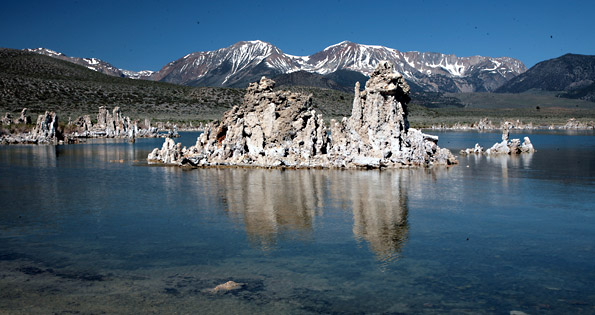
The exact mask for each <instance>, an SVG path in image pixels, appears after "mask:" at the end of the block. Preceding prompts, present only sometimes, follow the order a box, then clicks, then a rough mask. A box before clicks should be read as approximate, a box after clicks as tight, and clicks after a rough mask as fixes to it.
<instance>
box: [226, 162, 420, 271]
mask: <svg viewBox="0 0 595 315" xmlns="http://www.w3.org/2000/svg"><path fill="white" fill-rule="evenodd" d="M216 172H217V175H216V176H217V177H218V178H219V180H218V182H219V184H220V185H221V186H222V187H223V191H224V192H223V198H224V201H225V203H226V206H227V208H228V210H227V211H228V212H229V213H230V214H231V215H232V216H234V217H236V218H237V219H239V220H241V221H242V223H243V224H244V226H245V229H246V233H247V234H248V237H249V238H250V239H251V240H253V241H255V242H257V243H258V244H260V245H262V246H263V247H264V248H268V247H269V246H271V245H274V243H275V242H276V240H277V238H278V237H279V235H284V236H289V237H291V236H292V235H296V234H297V235H298V236H300V237H305V238H307V237H310V236H311V234H312V229H313V223H314V220H315V218H316V216H317V215H321V213H322V211H323V209H324V208H326V207H329V208H343V209H347V210H349V209H350V208H351V210H352V212H353V233H354V237H355V238H356V240H358V241H359V240H365V241H366V242H367V243H368V244H369V247H370V249H371V250H372V251H373V252H374V253H375V254H376V255H377V257H378V259H379V260H382V261H390V260H392V259H395V258H396V257H397V256H398V254H399V253H400V251H401V248H402V247H403V245H404V243H405V242H406V240H407V235H408V232H409V227H408V223H407V212H408V211H407V199H408V198H407V195H408V193H407V189H408V188H409V186H408V185H409V183H410V182H411V181H414V182H415V178H416V176H413V175H415V174H417V175H419V176H424V174H426V173H425V172H422V171H420V170H394V171H382V172H361V171H329V170H302V171H298V172H295V171H282V170H277V169H273V170H267V169H233V168H232V169H223V170H217V171H216Z"/></svg>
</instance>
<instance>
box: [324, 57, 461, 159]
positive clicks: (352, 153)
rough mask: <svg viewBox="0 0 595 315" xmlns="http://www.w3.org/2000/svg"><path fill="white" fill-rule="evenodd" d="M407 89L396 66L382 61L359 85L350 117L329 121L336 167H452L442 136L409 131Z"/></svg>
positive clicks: (356, 88) (331, 152) (451, 157)
mask: <svg viewBox="0 0 595 315" xmlns="http://www.w3.org/2000/svg"><path fill="white" fill-rule="evenodd" d="M409 100H410V99H409V86H408V85H407V83H406V82H405V80H404V79H403V77H402V76H400V75H398V74H396V73H394V71H393V68H392V65H391V64H390V63H388V62H381V63H380V64H379V65H378V67H377V68H376V70H375V71H374V72H373V73H372V75H371V77H370V80H368V82H366V88H365V90H364V91H361V92H360V90H359V83H357V84H356V86H355V97H354V100H353V109H352V112H351V117H349V118H343V120H342V121H341V122H337V121H334V120H331V137H332V148H331V150H330V154H331V156H332V158H333V161H335V165H337V166H345V167H349V166H351V165H354V166H360V167H401V166H410V165H432V164H454V163H456V159H455V158H454V157H453V156H452V154H450V152H449V151H448V150H446V149H440V148H439V147H438V146H437V144H436V143H437V142H438V137H435V136H430V135H426V134H423V133H422V132H421V131H419V130H416V129H413V128H409V121H408V120H407V107H406V104H407V103H408V102H409Z"/></svg>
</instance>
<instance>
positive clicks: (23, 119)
mask: <svg viewBox="0 0 595 315" xmlns="http://www.w3.org/2000/svg"><path fill="white" fill-rule="evenodd" d="M0 123H1V124H2V125H12V124H30V123H31V117H29V116H27V108H26V107H25V108H23V109H22V110H21V115H20V116H19V118H17V119H16V120H13V119H12V116H11V115H10V113H6V114H4V117H2V118H1V119H0Z"/></svg>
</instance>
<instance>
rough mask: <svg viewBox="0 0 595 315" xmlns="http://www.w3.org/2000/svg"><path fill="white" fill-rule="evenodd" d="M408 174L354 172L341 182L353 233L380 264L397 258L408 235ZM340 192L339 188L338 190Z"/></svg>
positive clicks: (404, 171)
mask: <svg viewBox="0 0 595 315" xmlns="http://www.w3.org/2000/svg"><path fill="white" fill-rule="evenodd" d="M408 174H409V171H406V170H399V171H394V172H391V171H389V172H356V173H353V174H350V176H351V177H354V178H353V179H352V180H350V181H344V183H345V186H347V187H344V191H347V192H349V197H350V199H351V202H352V211H353V234H354V236H355V238H356V240H358V241H359V240H362V239H363V240H365V241H366V242H367V243H368V244H369V247H370V249H371V250H372V251H373V252H374V253H375V254H376V256H377V258H378V259H379V260H381V261H386V262H388V261H391V260H393V259H396V258H398V255H399V253H400V252H401V249H402V247H403V245H404V244H405V242H406V241H407V236H408V234H409V225H408V223H407V215H408V208H407V188H406V187H404V185H405V182H406V181H407V177H408ZM342 190H343V189H342Z"/></svg>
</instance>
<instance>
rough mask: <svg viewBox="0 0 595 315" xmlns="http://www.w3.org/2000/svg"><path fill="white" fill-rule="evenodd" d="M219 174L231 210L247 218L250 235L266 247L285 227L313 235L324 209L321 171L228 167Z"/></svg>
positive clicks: (245, 223) (246, 222)
mask: <svg viewBox="0 0 595 315" xmlns="http://www.w3.org/2000/svg"><path fill="white" fill-rule="evenodd" d="M218 176H219V179H220V180H219V182H220V184H223V186H224V187H225V196H224V198H225V200H226V204H227V207H228V211H229V212H230V213H231V214H232V215H233V216H236V217H237V218H239V219H241V220H243V223H244V225H245V228H246V232H247V234H248V236H249V237H250V238H251V239H252V240H254V241H256V242H258V243H260V244H261V245H262V246H264V247H267V246H268V245H270V244H273V243H274V242H275V240H276V238H277V234H278V233H279V232H282V231H284V230H289V231H295V232H298V233H300V234H301V235H302V236H304V237H307V236H309V234H310V232H309V231H310V230H311V229H312V223H313V220H314V216H315V215H316V214H319V213H318V212H319V211H321V209H322V189H323V184H324V179H325V178H324V176H323V174H322V173H321V172H318V173H317V172H315V171H303V172H284V171H281V170H265V169H250V170H248V169H227V170H223V171H221V172H218Z"/></svg>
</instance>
